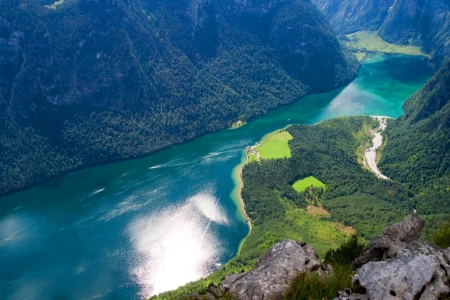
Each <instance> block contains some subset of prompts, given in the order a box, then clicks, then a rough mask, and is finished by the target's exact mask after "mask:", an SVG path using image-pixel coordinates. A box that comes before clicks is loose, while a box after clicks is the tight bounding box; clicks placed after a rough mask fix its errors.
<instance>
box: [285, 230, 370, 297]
mask: <svg viewBox="0 0 450 300" xmlns="http://www.w3.org/2000/svg"><path fill="white" fill-rule="evenodd" d="M363 249H364V244H362V243H360V242H359V240H358V237H357V236H356V235H353V236H351V237H350V238H349V239H348V241H346V242H345V243H343V244H342V245H341V246H339V247H338V248H336V249H331V250H329V251H328V252H327V253H326V254H325V259H324V263H325V264H331V265H332V266H333V274H332V275H318V274H317V273H312V274H307V273H301V274H299V275H298V276H297V277H296V278H295V279H294V281H293V282H292V284H291V286H290V288H289V289H288V290H287V291H286V294H285V297H284V298H285V299H286V300H316V299H334V298H335V297H336V295H337V293H338V292H339V291H343V290H344V289H345V288H347V287H349V286H350V285H351V276H352V264H353V261H354V260H355V259H356V258H357V257H359V255H361V252H362V250H363Z"/></svg>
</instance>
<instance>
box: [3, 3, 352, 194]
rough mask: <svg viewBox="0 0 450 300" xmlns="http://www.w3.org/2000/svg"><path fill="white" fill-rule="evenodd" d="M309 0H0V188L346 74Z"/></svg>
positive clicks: (158, 145)
mask: <svg viewBox="0 0 450 300" xmlns="http://www.w3.org/2000/svg"><path fill="white" fill-rule="evenodd" d="M357 68H358V63H357V62H356V60H355V59H354V58H353V57H352V56H351V55H348V54H346V53H344V52H343V51H342V49H341V46H340V44H339V42H338V41H337V40H336V38H335V35H334V32H333V31H332V30H331V28H330V27H329V25H328V23H327V22H326V20H325V18H324V17H323V16H322V15H321V14H320V12H319V11H318V10H317V9H316V8H315V6H314V5H312V4H311V3H310V2H309V1H306V0H295V1H289V2H285V1H281V0H276V1H269V0H263V1H258V2H257V3H256V2H253V1H238V0H236V1H227V2H223V1H198V0H190V1H175V0H166V1H162V0H155V1H141V0H114V1H113V0H95V1H94V0H66V1H65V2H64V1H58V2H55V3H51V1H47V0H43V1H41V2H38V1H37V0H25V1H17V0H5V1H2V2H1V3H0V144H1V145H2V147H1V149H0V195H1V194H4V193H8V192H11V191H14V190H17V189H20V188H24V187H27V186H30V185H32V184H35V183H37V182H42V181H45V180H47V179H49V178H51V177H54V176H56V175H59V174H62V173H65V172H68V171H70V170H74V169H77V168H82V167H85V166H89V165H94V164H100V163H106V162H110V161H114V160H119V159H125V158H131V157H137V156H142V155H144V154H146V153H150V152H154V151H157V150H159V149H162V148H164V147H168V146H171V145H173V144H177V143H181V142H183V141H186V140H190V139H193V138H195V137H197V136H199V135H202V134H205V133H207V132H211V131H214V130H218V129H222V128H225V127H227V126H230V125H231V123H232V122H235V121H237V120H238V119H241V120H246V119H249V118H252V117H255V116H258V115H260V114H263V113H266V112H267V111H269V110H271V109H274V108H276V107H278V106H280V105H283V104H288V103H292V102H293V101H295V100H297V99H299V98H300V97H302V96H305V95H306V94H308V93H311V92H318V91H325V90H330V89H333V88H335V87H337V86H341V85H344V84H345V83H348V82H349V81H350V80H351V79H353V78H354V77H355V75H356V70H357Z"/></svg>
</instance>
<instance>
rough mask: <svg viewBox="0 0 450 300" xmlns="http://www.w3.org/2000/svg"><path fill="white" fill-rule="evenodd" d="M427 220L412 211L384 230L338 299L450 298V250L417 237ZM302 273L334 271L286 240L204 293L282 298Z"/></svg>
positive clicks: (218, 296)
mask: <svg viewBox="0 0 450 300" xmlns="http://www.w3.org/2000/svg"><path fill="white" fill-rule="evenodd" d="M423 225H424V221H423V220H421V219H420V218H419V216H418V215H417V214H416V213H414V214H412V215H409V216H408V217H406V218H405V219H404V220H403V221H402V222H399V223H395V224H393V225H391V226H390V227H388V228H386V229H385V230H384V231H383V233H382V234H381V235H380V236H379V237H375V238H373V239H372V241H371V242H370V243H369V245H367V247H366V248H365V249H364V250H363V253H362V255H361V256H360V257H358V258H357V259H356V260H355V264H354V265H355V267H356V268H357V269H356V273H355V275H354V276H353V278H352V286H351V288H348V289H346V290H345V291H342V292H340V293H339V294H338V296H337V297H336V298H335V300H357V299H358V300H369V299H371V300H378V299H383V300H384V299H411V300H412V299H414V300H419V299H422V300H428V299H447V297H449V296H450V248H448V249H446V250H443V249H441V248H439V247H438V246H436V245H433V244H431V243H427V242H423V241H419V240H418V238H419V236H420V233H421V231H422V227H423ZM302 272H319V273H320V274H322V275H329V274H331V273H332V268H331V266H328V267H325V266H324V265H323V264H322V263H321V262H320V261H319V259H318V258H317V256H316V254H315V251H314V249H313V248H312V247H311V246H309V245H307V244H306V243H304V242H300V243H297V242H294V241H291V240H283V241H282V242H279V243H277V244H275V246H273V248H272V249H271V250H270V251H269V252H268V253H267V254H265V255H264V256H263V257H261V258H260V259H259V260H258V262H257V263H256V266H255V269H254V270H253V271H250V272H245V273H240V274H233V275H228V276H227V277H226V278H225V280H223V281H222V282H221V284H220V285H219V286H218V287H209V288H208V291H207V294H206V297H202V296H200V295H198V294H196V295H191V296H193V297H190V299H192V298H193V299H209V300H214V299H224V296H225V295H226V294H231V295H232V296H233V297H236V299H239V300H260V299H261V300H262V299H283V298H284V295H283V292H284V291H286V290H287V289H288V287H289V285H290V284H291V282H292V280H293V279H294V278H295V277H296V276H297V275H298V274H299V273H302Z"/></svg>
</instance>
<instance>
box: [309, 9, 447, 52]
mask: <svg viewBox="0 0 450 300" xmlns="http://www.w3.org/2000/svg"><path fill="white" fill-rule="evenodd" d="M313 2H314V3H315V4H316V5H317V6H318V8H319V9H320V10H321V11H322V12H323V13H324V14H325V16H326V17H327V19H328V20H329V21H330V23H331V25H332V26H333V29H335V30H336V32H338V33H340V34H347V33H352V32H355V31H359V30H371V31H377V32H378V34H379V35H380V36H381V37H382V38H383V39H384V40H386V41H388V42H390V43H397V44H402V45H415V46H420V47H422V49H423V50H424V51H425V52H427V53H430V54H431V55H432V56H434V57H435V59H437V60H441V59H442V58H443V57H448V56H449V53H450V21H449V20H450V2H448V1H446V0H429V1H419V0H382V1H374V0H357V1H333V0H313Z"/></svg>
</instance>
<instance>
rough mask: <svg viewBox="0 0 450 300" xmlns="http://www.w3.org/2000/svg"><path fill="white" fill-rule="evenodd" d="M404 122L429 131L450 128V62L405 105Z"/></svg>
mask: <svg viewBox="0 0 450 300" xmlns="http://www.w3.org/2000/svg"><path fill="white" fill-rule="evenodd" d="M403 107H404V109H405V113H404V114H403V116H402V120H403V122H405V123H407V124H410V125H413V124H415V123H418V122H420V121H422V123H421V124H419V125H418V126H420V127H422V128H424V127H425V128H426V129H427V131H432V130H442V129H448V128H450V60H449V61H447V62H446V63H445V64H444V65H443V66H442V68H441V69H440V70H439V71H438V72H437V73H436V75H434V76H433V78H432V79H430V80H429V81H428V83H427V84H426V85H425V86H424V87H423V88H422V89H421V90H420V91H419V92H417V93H416V94H415V95H414V96H413V97H411V99H409V100H408V101H407V102H405V104H404V106H403Z"/></svg>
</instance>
